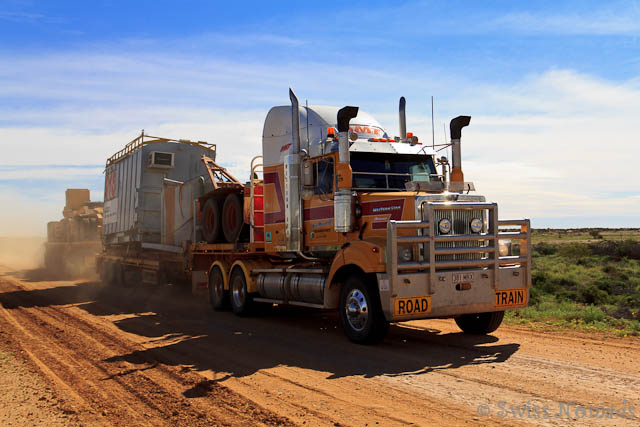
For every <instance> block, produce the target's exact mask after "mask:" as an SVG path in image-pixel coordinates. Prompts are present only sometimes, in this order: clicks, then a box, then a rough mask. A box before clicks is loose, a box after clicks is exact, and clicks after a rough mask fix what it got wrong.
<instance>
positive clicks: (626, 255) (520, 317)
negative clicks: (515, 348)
mask: <svg viewBox="0 0 640 427" xmlns="http://www.w3.org/2000/svg"><path fill="white" fill-rule="evenodd" d="M532 243H533V254H532V256H533V274H532V279H533V286H532V288H531V289H530V294H531V295H530V302H529V306H528V307H526V308H524V309H521V310H515V311H509V312H507V316H506V320H507V322H508V323H511V324H525V325H529V326H530V327H532V328H538V327H554V326H555V327H571V328H576V329H582V330H598V331H603V332H613V333H615V334H617V335H618V336H640V230H638V229H624V230H607V229H579V230H533V242H532Z"/></svg>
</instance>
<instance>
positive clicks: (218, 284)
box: [213, 275, 224, 301]
mask: <svg viewBox="0 0 640 427" xmlns="http://www.w3.org/2000/svg"><path fill="white" fill-rule="evenodd" d="M213 294H214V295H215V298H216V300H218V301H220V300H222V298H223V296H224V285H223V282H222V279H221V278H220V277H218V276H217V275H216V277H214V278H213Z"/></svg>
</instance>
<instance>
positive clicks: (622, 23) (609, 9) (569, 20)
mask: <svg viewBox="0 0 640 427" xmlns="http://www.w3.org/2000/svg"><path fill="white" fill-rule="evenodd" d="M602 5H603V6H602V7H596V8H593V9H589V8H582V9H575V10H573V11H571V12H565V13H557V12H556V13H553V12H551V13H548V12H515V13H508V14H506V15H504V16H502V17H499V18H497V19H495V20H494V21H493V24H494V25H495V26H496V27H499V28H507V29H511V30H514V31H516V32H519V33H529V34H531V33H534V34H572V35H573V34H589V35H612V34H615V35H620V34H623V35H638V34H640V7H639V5H638V3H637V2H605V3H602Z"/></svg>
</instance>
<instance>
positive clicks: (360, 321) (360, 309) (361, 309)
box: [345, 289, 369, 332]
mask: <svg viewBox="0 0 640 427" xmlns="http://www.w3.org/2000/svg"><path fill="white" fill-rule="evenodd" d="M345 311H346V315H347V321H348V322H349V326H351V328H353V329H354V330H356V331H358V332H360V331H362V330H363V329H364V328H365V326H366V325H367V319H368V318H369V305H368V304H367V299H366V297H365V296H364V294H363V293H362V291H360V289H352V290H351V292H349V295H347V300H346V304H345Z"/></svg>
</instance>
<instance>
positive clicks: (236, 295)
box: [229, 268, 254, 316]
mask: <svg viewBox="0 0 640 427" xmlns="http://www.w3.org/2000/svg"><path fill="white" fill-rule="evenodd" d="M229 290H230V292H231V295H230V297H231V298H230V299H231V309H232V310H233V312H234V313H235V314H236V315H238V316H248V315H250V314H251V313H252V312H253V304H254V303H253V295H251V294H250V293H249V291H248V289H247V278H246V277H244V271H242V269H241V268H234V269H233V271H232V272H231V279H230V280H229Z"/></svg>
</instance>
